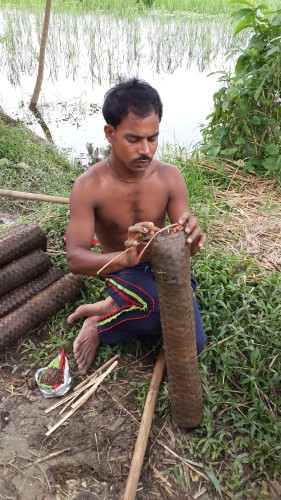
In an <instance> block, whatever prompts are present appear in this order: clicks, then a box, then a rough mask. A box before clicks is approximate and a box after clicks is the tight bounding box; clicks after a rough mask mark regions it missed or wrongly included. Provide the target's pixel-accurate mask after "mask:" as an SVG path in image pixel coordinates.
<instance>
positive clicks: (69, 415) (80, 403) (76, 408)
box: [46, 361, 118, 436]
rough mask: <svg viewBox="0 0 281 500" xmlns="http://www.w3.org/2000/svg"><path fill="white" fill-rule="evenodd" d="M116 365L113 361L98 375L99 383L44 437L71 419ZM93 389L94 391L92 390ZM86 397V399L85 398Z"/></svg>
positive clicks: (116, 362)
mask: <svg viewBox="0 0 281 500" xmlns="http://www.w3.org/2000/svg"><path fill="white" fill-rule="evenodd" d="M117 364H118V361H115V362H114V363H113V364H112V365H111V366H110V367H109V368H108V369H107V370H106V372H105V373H103V375H100V377H99V378H100V379H101V380H100V381H99V383H97V382H96V383H95V385H94V386H93V387H92V388H91V389H89V390H88V391H87V392H86V394H84V396H82V397H81V398H80V400H79V401H76V403H74V405H73V406H75V407H74V408H72V409H71V410H70V411H69V412H68V413H67V414H66V415H64V417H63V418H62V419H61V420H60V421H59V422H57V423H56V424H55V425H54V426H53V427H52V428H51V429H50V430H48V432H46V436H50V434H52V432H54V431H55V430H56V429H57V428H58V427H60V425H62V424H63V422H65V421H66V420H67V419H68V418H69V417H71V415H73V413H74V412H75V411H76V410H78V408H80V406H82V404H83V403H85V401H87V399H88V398H89V397H90V396H91V395H92V394H93V393H94V392H95V390H96V389H97V387H98V385H100V384H101V383H102V381H103V379H105V377H106V376H107V375H108V374H109V373H110V372H111V371H112V370H113V368H115V366H116V365H117ZM94 389H95V390H94ZM85 396H87V397H85Z"/></svg>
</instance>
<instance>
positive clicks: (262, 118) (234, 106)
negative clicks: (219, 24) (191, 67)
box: [201, 0, 281, 182]
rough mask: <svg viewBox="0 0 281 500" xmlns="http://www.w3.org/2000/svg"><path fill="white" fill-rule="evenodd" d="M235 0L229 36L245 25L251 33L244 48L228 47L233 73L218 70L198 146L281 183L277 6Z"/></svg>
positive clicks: (280, 48) (280, 40)
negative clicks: (217, 86) (211, 105)
mask: <svg viewBox="0 0 281 500" xmlns="http://www.w3.org/2000/svg"><path fill="white" fill-rule="evenodd" d="M231 3H234V1H232V2H231ZM240 3H241V4H243V5H244V8H243V9H240V10H238V11H237V12H235V13H234V14H233V17H234V20H235V21H236V22H237V25H236V28H235V32H234V34H235V35H237V34H238V33H240V32H241V31H242V30H245V29H247V30H249V29H250V32H251V33H252V36H251V37H250V39H249V42H248V45H247V47H245V48H243V49H242V48H233V49H232V51H231V54H230V55H231V56H233V55H235V56H237V54H238V56H239V57H238V58H237V60H236V65H235V72H234V74H232V73H230V72H228V73H227V72H220V73H222V75H221V76H220V79H219V81H221V82H223V85H222V86H221V88H220V90H219V91H218V92H216V93H215V94H214V111H213V112H212V113H211V114H210V115H209V116H208V117H207V119H209V123H208V125H206V126H204V127H203V128H202V132H203V145H202V146H201V150H202V151H203V152H204V153H205V154H208V155H210V156H212V157H214V156H224V157H227V158H231V159H233V160H242V161H243V162H244V167H245V168H246V169H247V170H248V171H253V170H255V171H258V172H263V173H265V172H270V173H271V174H273V175H275V176H276V177H277V178H278V179H279V181H280V182H281V106H280V103H281V90H280V80H281V9H280V8H279V9H277V10H274V11H270V10H269V8H268V6H267V5H266V4H261V5H259V6H256V5H255V4H254V3H253V2H250V1H248V0H245V1H244V0H241V2H240Z"/></svg>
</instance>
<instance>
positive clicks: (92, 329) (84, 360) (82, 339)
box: [73, 306, 100, 375]
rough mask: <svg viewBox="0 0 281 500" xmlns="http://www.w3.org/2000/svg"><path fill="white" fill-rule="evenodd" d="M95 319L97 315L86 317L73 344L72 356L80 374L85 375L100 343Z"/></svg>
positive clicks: (96, 319)
mask: <svg viewBox="0 0 281 500" xmlns="http://www.w3.org/2000/svg"><path fill="white" fill-rule="evenodd" d="M82 307H83V306H82ZM97 321H98V316H92V317H90V318H87V319H86V320H85V321H84V323H83V326H82V328H81V330H80V333H79V334H78V337H77V338H76V339H75V341H74V344H73V354H74V358H75V360H76V363H77V366H78V370H79V373H80V374H81V375H85V374H86V373H87V371H88V370H89V368H90V366H91V364H92V363H93V361H94V359H95V357H96V352H97V350H98V347H99V345H100V341H99V337H98V333H97Z"/></svg>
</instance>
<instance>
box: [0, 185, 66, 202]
mask: <svg viewBox="0 0 281 500" xmlns="http://www.w3.org/2000/svg"><path fill="white" fill-rule="evenodd" d="M0 196H7V197H8V198H20V199H22V200H33V201H49V202H51V203H62V204H64V205H68V203H69V198H63V197H62V196H51V195H49V194H40V193H27V192H25V191H11V190H9V189H0Z"/></svg>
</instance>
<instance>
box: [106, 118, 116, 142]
mask: <svg viewBox="0 0 281 500" xmlns="http://www.w3.org/2000/svg"><path fill="white" fill-rule="evenodd" d="M104 133H105V137H106V138H107V140H108V142H109V144H112V143H113V139H114V127H112V125H109V124H108V123H107V124H106V125H105V126H104Z"/></svg>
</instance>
